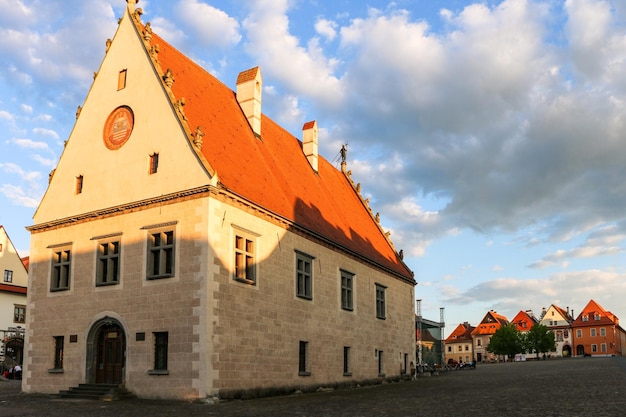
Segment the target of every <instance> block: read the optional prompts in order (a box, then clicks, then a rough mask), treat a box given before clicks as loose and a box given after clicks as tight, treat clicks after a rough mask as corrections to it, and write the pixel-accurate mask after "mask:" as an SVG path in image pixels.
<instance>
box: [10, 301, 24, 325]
mask: <svg viewBox="0 0 626 417" xmlns="http://www.w3.org/2000/svg"><path fill="white" fill-rule="evenodd" d="M13 322H15V323H26V306H24V305H19V304H15V307H14V309H13Z"/></svg>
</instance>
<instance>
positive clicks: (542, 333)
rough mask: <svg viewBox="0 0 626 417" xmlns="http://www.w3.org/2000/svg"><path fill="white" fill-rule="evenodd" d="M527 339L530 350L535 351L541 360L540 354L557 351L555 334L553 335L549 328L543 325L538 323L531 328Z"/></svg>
mask: <svg viewBox="0 0 626 417" xmlns="http://www.w3.org/2000/svg"><path fill="white" fill-rule="evenodd" d="M527 339H528V348H529V350H530V351H531V352H532V351H535V353H536V354H537V358H539V353H545V352H552V351H553V350H556V343H555V341H554V333H552V332H551V331H550V330H549V329H548V327H547V326H544V325H542V324H539V323H537V324H535V325H534V326H533V327H531V328H530V331H529V332H528V337H527Z"/></svg>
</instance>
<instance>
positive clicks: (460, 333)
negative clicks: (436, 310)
mask: <svg viewBox="0 0 626 417" xmlns="http://www.w3.org/2000/svg"><path fill="white" fill-rule="evenodd" d="M474 329H475V327H474V326H472V325H470V324H469V323H460V324H459V325H458V326H456V329H454V330H453V331H452V333H450V336H448V337H447V338H446V340H445V342H446V343H455V342H463V341H468V340H472V331H473V330H474Z"/></svg>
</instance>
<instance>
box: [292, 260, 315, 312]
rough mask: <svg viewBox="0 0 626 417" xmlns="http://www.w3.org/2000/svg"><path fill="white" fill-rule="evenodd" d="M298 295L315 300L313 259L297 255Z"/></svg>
mask: <svg viewBox="0 0 626 417" xmlns="http://www.w3.org/2000/svg"><path fill="white" fill-rule="evenodd" d="M296 295H297V296H298V297H300V298H306V299H307V300H312V299H313V257H311V256H309V255H305V254H303V253H299V252H298V253H296Z"/></svg>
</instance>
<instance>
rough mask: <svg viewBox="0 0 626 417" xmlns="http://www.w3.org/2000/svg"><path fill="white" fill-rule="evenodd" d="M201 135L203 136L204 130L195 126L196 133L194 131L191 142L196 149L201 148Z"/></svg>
mask: <svg viewBox="0 0 626 417" xmlns="http://www.w3.org/2000/svg"><path fill="white" fill-rule="evenodd" d="M203 136H204V132H203V131H202V128H201V127H200V126H198V127H197V128H196V133H195V137H194V140H193V144H194V145H196V147H197V148H198V149H202V137H203Z"/></svg>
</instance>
